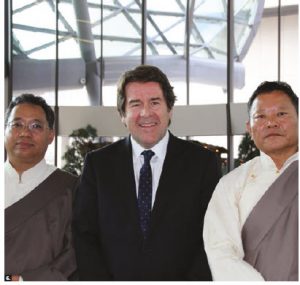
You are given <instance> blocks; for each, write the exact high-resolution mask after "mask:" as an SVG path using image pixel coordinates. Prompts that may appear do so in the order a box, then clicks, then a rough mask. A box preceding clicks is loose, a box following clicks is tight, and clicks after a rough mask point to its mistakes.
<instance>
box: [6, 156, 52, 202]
mask: <svg viewBox="0 0 300 285" xmlns="http://www.w3.org/2000/svg"><path fill="white" fill-rule="evenodd" d="M55 170H56V167H55V166H53V165H49V164H46V161H45V159H42V160H41V161H40V162H39V163H38V164H36V165H35V166H34V167H32V168H30V169H28V170H26V171H24V172H23V173H22V175H19V173H18V172H17V171H16V170H15V169H14V168H13V166H12V165H11V164H10V162H9V161H8V160H7V161H6V162H5V164H4V173H5V176H4V177H5V208H7V207H9V206H11V205H12V204H14V203H16V202H17V201H19V200H21V199H22V198H23V197H25V196H26V195H27V194H29V193H30V192H31V191H32V190H33V189H35V188H36V187H37V186H38V185H39V184H41V183H42V182H43V181H44V180H45V179H46V178H47V177H48V176H49V175H50V174H51V173H52V172H53V171H55Z"/></svg>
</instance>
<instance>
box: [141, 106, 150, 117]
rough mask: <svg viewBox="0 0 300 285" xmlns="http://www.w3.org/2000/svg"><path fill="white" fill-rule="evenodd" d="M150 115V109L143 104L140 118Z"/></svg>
mask: <svg viewBox="0 0 300 285" xmlns="http://www.w3.org/2000/svg"><path fill="white" fill-rule="evenodd" d="M150 114H151V107H150V106H149V105H148V104H145V105H144V106H143V108H142V110H141V116H143V117H147V116H149V115H150Z"/></svg>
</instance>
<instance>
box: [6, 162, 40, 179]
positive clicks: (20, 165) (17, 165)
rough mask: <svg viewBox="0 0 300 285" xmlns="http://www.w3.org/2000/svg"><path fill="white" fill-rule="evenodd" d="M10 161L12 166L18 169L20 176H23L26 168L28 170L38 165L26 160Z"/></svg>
mask: <svg viewBox="0 0 300 285" xmlns="http://www.w3.org/2000/svg"><path fill="white" fill-rule="evenodd" d="M9 162H10V164H11V165H12V167H13V168H14V169H15V170H16V171H17V173H18V174H19V176H21V175H22V174H23V172H25V171H26V170H28V169H30V168H32V167H33V166H35V165H36V163H35V164H32V163H24V162H21V163H18V162H13V161H11V160H10V161H9Z"/></svg>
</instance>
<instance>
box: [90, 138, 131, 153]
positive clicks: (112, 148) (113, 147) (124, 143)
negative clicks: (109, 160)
mask: <svg viewBox="0 0 300 285" xmlns="http://www.w3.org/2000/svg"><path fill="white" fill-rule="evenodd" d="M128 141H129V140H128V138H126V139H121V140H119V141H117V142H114V143H112V144H109V145H106V146H104V147H102V148H100V149H96V150H93V151H91V152H89V153H88V156H91V157H97V156H105V155H110V154H114V153H115V152H119V151H123V150H125V149H126V148H128V144H129V142H128Z"/></svg>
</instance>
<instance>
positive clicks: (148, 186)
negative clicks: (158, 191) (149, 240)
mask: <svg viewBox="0 0 300 285" xmlns="http://www.w3.org/2000/svg"><path fill="white" fill-rule="evenodd" d="M142 155H143V156H144V164H143V166H142V168H141V170H140V180H139V191H138V207H139V214H140V226H141V229H142V233H143V236H144V238H146V237H147V233H148V229H149V224H150V215H151V202H152V172H151V165H150V160H151V158H152V156H153V155H154V152H153V151H152V150H144V151H143V152H142Z"/></svg>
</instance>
